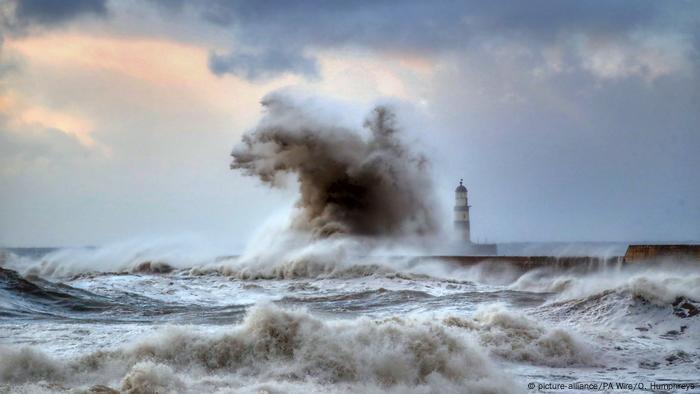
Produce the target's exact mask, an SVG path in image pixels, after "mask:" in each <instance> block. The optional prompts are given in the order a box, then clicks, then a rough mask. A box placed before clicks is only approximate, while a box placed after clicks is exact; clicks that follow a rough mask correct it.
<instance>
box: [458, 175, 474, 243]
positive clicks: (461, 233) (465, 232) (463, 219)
mask: <svg viewBox="0 0 700 394" xmlns="http://www.w3.org/2000/svg"><path fill="white" fill-rule="evenodd" d="M462 181H463V180H462V179H460V180H459V186H457V189H455V230H456V231H457V234H458V237H459V240H460V241H465V242H467V243H471V235H470V234H469V201H468V200H467V188H466V187H464V185H463V184H462Z"/></svg>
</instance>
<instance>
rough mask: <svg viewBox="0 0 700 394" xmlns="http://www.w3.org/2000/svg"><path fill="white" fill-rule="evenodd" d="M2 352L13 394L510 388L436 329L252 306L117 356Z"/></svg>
mask: <svg viewBox="0 0 700 394" xmlns="http://www.w3.org/2000/svg"><path fill="white" fill-rule="evenodd" d="M1 353H2V355H3V357H1V358H0V360H2V361H0V377H2V380H3V381H4V382H10V383H12V384H15V385H22V384H32V383H33V382H35V381H37V380H45V381H48V382H55V383H56V384H60V385H62V387H66V388H70V387H71V386H72V387H75V386H84V385H86V384H93V385H94V384H95V383H96V382H95V379H99V378H104V377H106V376H111V377H112V379H109V381H101V382H97V383H99V384H104V385H107V386H110V385H116V384H117V383H116V382H117V381H118V382H119V384H120V388H121V389H122V390H123V391H127V392H129V391H130V392H154V391H148V390H147V389H143V388H144V387H150V388H152V389H153V390H155V392H158V390H162V391H175V392H177V391H184V392H196V391H199V390H203V389H204V388H203V387H202V386H201V385H202V384H204V383H203V379H202V376H203V375H202V374H204V375H205V376H208V378H207V379H210V380H211V379H213V378H211V376H224V375H231V374H233V375H234V376H235V377H236V379H238V380H239V383H240V382H245V381H249V382H253V381H254V382H256V383H259V382H266V381H267V382H275V383H277V384H284V383H286V382H290V383H291V384H296V383H299V382H309V381H311V382H312V383H314V384H318V385H321V386H324V385H328V384H330V385H332V386H328V387H331V388H333V389H334V388H340V389H341V390H340V391H343V390H342V387H345V388H347V391H350V392H353V391H357V390H360V391H380V390H381V391H384V390H385V389H386V390H388V391H391V390H397V392H411V391H414V392H429V391H434V390H437V389H439V390H440V391H441V392H473V393H486V392H488V393H507V392H511V391H512V387H513V385H512V384H509V383H510V382H509V381H508V380H509V379H508V378H504V376H503V375H502V373H500V372H499V371H497V370H496V369H495V368H494V367H493V366H492V364H491V363H490V362H489V360H488V358H487V357H485V356H484V355H483V354H481V352H480V350H479V347H478V345H475V344H472V343H471V341H470V340H469V339H468V337H466V336H464V335H461V334H460V330H455V329H453V328H450V327H448V326H445V325H442V324H440V323H434V322H430V321H416V320H407V319H399V318H394V319H387V320H383V321H373V320H370V319H367V318H360V319H356V320H351V321H335V322H333V321H324V320H319V319H318V318H315V317H313V316H311V315H310V314H309V313H307V312H304V311H289V310H283V309H280V308H278V307H276V306H274V305H271V304H262V305H258V306H256V307H254V308H253V309H252V310H250V312H249V313H248V315H247V316H246V318H245V320H244V321H243V323H242V324H240V325H239V326H235V327H233V328H231V329H230V330H227V331H226V332H224V333H220V334H210V335H205V334H202V333H200V332H198V331H192V330H189V329H184V328H170V329H167V330H164V331H162V332H159V333H158V334H157V335H156V336H154V337H151V338H147V339H145V340H142V341H139V342H136V343H133V344H131V345H129V346H125V347H123V348H120V349H117V350H113V351H106V352H96V353H92V354H89V355H85V356H82V357H78V358H76V359H73V360H70V361H65V360H64V361H61V360H56V359H53V358H51V357H48V356H46V355H44V354H43V353H41V352H39V351H36V350H31V349H28V348H20V349H2V350H1ZM98 377H99V378H98ZM204 380H206V379H204ZM504 380H505V381H506V382H507V384H504ZM214 386H216V385H214ZM211 389H212V387H210V388H209V390H211ZM327 389H328V388H327ZM365 389H366V390H365Z"/></svg>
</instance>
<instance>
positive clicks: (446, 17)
mask: <svg viewBox="0 0 700 394" xmlns="http://www.w3.org/2000/svg"><path fill="white" fill-rule="evenodd" d="M159 3H161V5H164V6H168V5H169V4H171V2H169V1H161V2H159ZM190 6H191V7H189V9H191V10H194V12H197V13H199V14H200V15H202V16H203V17H204V18H205V19H206V20H207V21H209V22H211V23H213V24H214V25H216V26H220V27H223V28H226V29H229V31H230V34H231V39H232V41H233V43H232V47H233V49H232V50H231V54H230V55H227V56H225V57H222V56H221V55H212V60H211V62H210V64H211V66H212V71H214V72H215V73H217V74H221V73H224V72H230V73H233V74H237V75H241V76H244V77H252V78H256V77H258V76H259V75H275V74H281V73H283V72H293V73H299V74H306V75H314V73H313V72H310V70H311V69H313V67H312V65H313V64H314V63H313V58H311V57H308V56H309V55H308V53H309V51H313V50H316V49H325V48H333V49H336V48H344V47H349V48H352V47H362V48H368V49H371V50H392V51H408V52H419V53H425V54H434V53H437V52H441V51H459V50H463V49H467V48H470V47H471V46H472V45H474V44H475V43H476V44H477V45H480V44H482V43H483V42H484V40H487V41H490V40H499V39H505V40H517V41H518V42H523V43H526V44H527V45H530V46H533V45H549V44H552V43H556V42H559V41H562V40H576V39H580V38H581V37H582V36H583V37H593V38H595V39H596V40H601V39H607V40H612V39H625V38H627V37H628V36H630V35H634V34H636V33H640V32H641V33H648V32H650V31H665V30H670V31H673V32H676V33H680V34H684V35H687V34H692V32H693V31H694V30H697V16H695V17H694V16H693V15H698V14H700V3H697V2H657V1H647V0H640V1H628V0H624V1H610V2H601V1H592V0H591V1H585V0H584V1H577V2H557V1H548V0H534V1H527V2H525V1H499V2H483V1H438V2H426V1H419V0H415V1H404V2H401V3H400V4H398V3H396V2H393V1H382V0H379V1H357V0H356V1H343V2H328V1H313V0H310V1H286V2H284V3H283V4H282V3H280V2H277V1H223V0H221V1H210V2H205V3H192V4H190ZM171 7H173V8H178V7H180V8H181V4H180V3H179V2H174V3H172V5H171ZM693 18H695V19H693ZM694 25H695V26H694ZM250 48H255V55H254V56H251V55H249V54H248V53H250V51H249V49H250ZM305 51H306V52H305ZM301 53H307V57H304V56H302V55H299V54H301ZM295 54H296V55H295ZM281 55H283V56H281ZM275 59H279V60H280V61H275Z"/></svg>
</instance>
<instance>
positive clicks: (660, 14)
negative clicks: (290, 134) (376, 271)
mask: <svg viewBox="0 0 700 394" xmlns="http://www.w3.org/2000/svg"><path fill="white" fill-rule="evenodd" d="M0 32H1V33H0V34H1V35H0V39H1V40H2V41H1V45H2V46H1V47H0V245H6V246H31V245H87V244H93V245H94V244H104V243H109V242H115V241H120V240H124V239H129V238H133V237H153V236H161V237H169V236H173V237H175V236H182V235H183V234H184V235H195V236H200V237H205V238H207V239H216V240H217V241H220V242H224V243H229V244H230V245H232V246H234V247H240V246H242V245H244V244H245V241H246V240H247V239H248V238H249V237H250V235H251V233H252V232H253V231H254V229H255V228H256V227H257V226H258V225H259V223H261V222H263V221H265V220H266V218H267V217H268V216H269V215H270V214H274V213H276V212H283V211H284V210H285V209H288V208H289V206H290V205H291V204H292V203H293V201H294V199H295V195H296V193H295V191H294V190H293V189H292V190H273V189H270V188H268V187H266V186H263V185H261V184H260V183H259V182H258V181H256V180H254V179H251V178H246V177H243V176H241V175H240V174H238V173H236V172H233V171H230V170H229V168H228V166H229V159H230V158H229V153H230V150H231V148H232V147H233V146H234V144H236V143H237V142H238V141H239V139H240V136H241V135H242V134H243V133H244V132H245V131H246V130H248V129H250V128H251V127H253V126H254V125H255V123H256V121H257V120H258V119H259V118H260V113H261V112H260V111H261V108H260V100H261V98H262V97H263V96H265V95H266V94H267V93H269V92H272V91H275V90H279V89H282V90H288V91H292V92H301V93H299V94H302V93H303V94H304V95H306V96H308V97H312V98H309V100H315V101H314V102H316V103H328V104H319V107H320V108H323V109H324V110H325V111H328V112H331V113H332V114H331V116H336V117H337V118H338V119H339V122H345V123H347V124H348V125H350V126H352V125H356V126H357V127H360V125H361V122H362V117H363V115H364V113H366V112H367V111H368V110H369V109H370V108H371V107H372V105H374V104H376V103H377V102H391V103H393V104H394V105H395V106H396V107H397V108H399V113H400V119H401V123H402V125H403V127H404V128H405V129H406V131H407V132H408V134H409V135H410V136H411V138H412V140H413V141H414V143H415V144H416V145H419V146H420V147H419V148H420V150H422V151H424V152H425V153H426V154H427V155H428V156H429V157H430V158H431V163H432V164H431V166H432V167H431V168H432V171H433V173H434V174H435V193H436V195H437V196H438V198H439V200H440V203H441V205H440V207H437V208H436V209H437V210H438V211H440V212H442V213H444V214H445V221H446V222H449V221H450V217H449V205H450V204H451V201H452V198H453V190H454V187H455V186H456V182H457V180H458V179H459V178H460V177H463V178H464V179H465V183H466V184H467V186H468V188H469V190H470V198H471V201H470V203H471V204H472V205H473V210H472V223H473V224H472V227H473V230H472V232H473V235H474V237H475V238H477V239H479V240H489V241H500V242H504V241H606V240H609V241H700V173H699V172H700V2H697V1H682V0H678V1H644V0H629V1H619V0H613V1H585V0H581V1H576V2H570V1H553V0H546V1H545V0H542V1H540V0H533V1H519V0H513V1H493V2H484V1H468V0H464V1H438V2H428V1H401V2H396V1H382V0H374V1H342V2H341V1H338V2H328V1H197V2H194V1H192V2H187V1H178V0H169V1H167V0H163V1H156V0H153V1H146V2H144V1H128V0H125V1H116V0H112V1H106V0H78V1H60V2H59V1H41V0H30V1H26V0H21V1H20V0H14V1H13V0H9V1H3V2H1V3H0ZM353 122H355V123H353ZM426 192H429V191H426ZM446 207H447V208H446Z"/></svg>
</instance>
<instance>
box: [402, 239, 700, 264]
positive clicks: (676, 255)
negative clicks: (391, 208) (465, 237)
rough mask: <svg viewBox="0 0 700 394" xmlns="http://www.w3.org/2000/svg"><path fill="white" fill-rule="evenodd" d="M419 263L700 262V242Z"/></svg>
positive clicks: (442, 258) (449, 258)
mask: <svg viewBox="0 0 700 394" xmlns="http://www.w3.org/2000/svg"><path fill="white" fill-rule="evenodd" d="M415 259H416V262H420V261H428V260H440V261H445V262H449V263H453V264H456V265H462V266H469V265H476V264H480V263H494V264H508V265H511V266H515V267H519V268H524V269H531V268H538V267H553V268H571V267H586V268H591V269H595V268H599V267H605V266H611V265H620V264H627V263H639V262H645V261H660V262H661V261H665V260H669V261H671V260H672V261H683V262H698V263H700V245H689V244H684V245H653V244H647V245H630V246H629V247H628V248H627V250H626V252H625V254H624V255H622V256H454V255H449V256H447V255H442V256H441V255H435V256H420V257H416V258H415Z"/></svg>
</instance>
